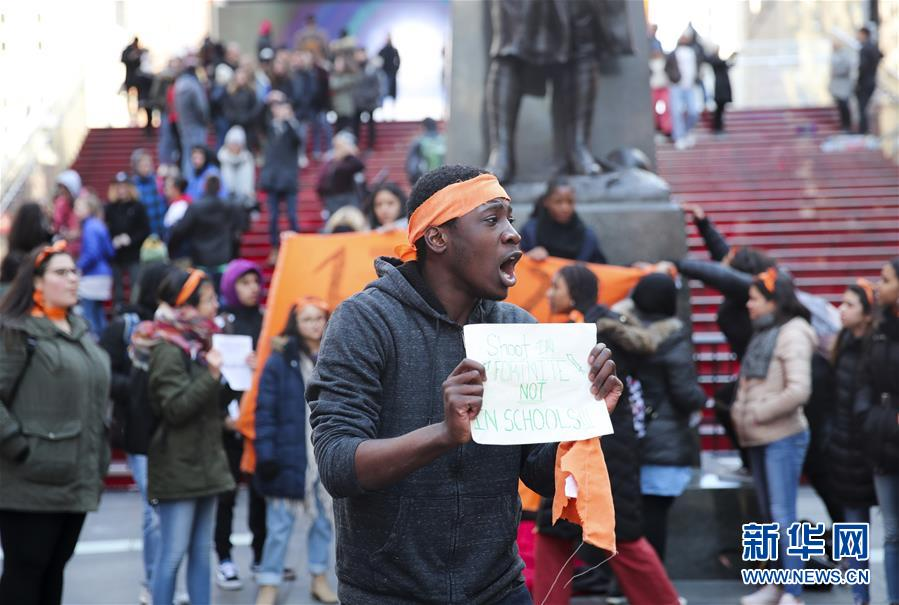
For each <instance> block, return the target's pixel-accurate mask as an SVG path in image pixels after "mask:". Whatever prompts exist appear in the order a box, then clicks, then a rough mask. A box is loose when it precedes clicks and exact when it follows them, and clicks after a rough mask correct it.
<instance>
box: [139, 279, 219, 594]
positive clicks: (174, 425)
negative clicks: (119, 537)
mask: <svg viewBox="0 0 899 605" xmlns="http://www.w3.org/2000/svg"><path fill="white" fill-rule="evenodd" d="M159 299H160V305H159V308H158V309H157V311H156V319H155V321H152V322H144V323H142V324H140V325H138V327H137V328H136V329H135V331H134V335H133V336H132V341H131V342H132V356H133V359H134V361H135V363H136V364H138V365H139V366H140V365H141V364H146V366H147V367H148V368H149V399H150V406H151V407H152V408H153V411H154V412H155V413H156V415H157V417H158V418H159V425H158V426H157V428H156V430H155V432H154V433H153V437H152V439H151V440H150V446H149V448H148V452H147V463H148V483H147V496H148V498H149V499H150V501H151V502H154V503H158V506H159V526H160V527H159V529H160V545H159V551H158V554H157V556H156V564H155V566H154V570H153V586H152V588H151V590H152V593H153V603H154V605H171V603H172V598H173V596H174V592H175V578H176V577H177V575H178V568H179V567H180V565H181V561H182V560H183V559H184V556H185V554H186V555H187V556H188V565H187V592H188V594H189V595H190V601H191V603H209V602H210V579H211V573H210V561H209V551H210V549H211V548H212V530H213V522H214V520H215V503H216V497H217V495H218V494H221V493H222V492H226V491H228V490H232V489H234V480H233V479H232V478H231V472H230V471H229V470H228V460H227V458H226V456H225V450H224V447H223V446H222V415H221V411H220V406H219V395H220V389H221V388H223V387H222V383H221V366H222V357H221V354H220V353H219V352H218V351H215V350H213V349H211V344H212V335H213V333H214V332H215V331H216V327H215V323H214V322H213V320H214V318H215V315H216V312H217V311H218V302H217V299H216V295H215V290H214V289H213V287H212V282H210V280H209V279H208V278H207V277H206V274H204V273H203V272H202V271H199V270H193V271H191V272H190V273H185V272H184V271H180V270H172V271H171V272H170V273H169V274H168V275H167V276H166V277H165V279H163V281H162V284H161V285H160V288H159Z"/></svg>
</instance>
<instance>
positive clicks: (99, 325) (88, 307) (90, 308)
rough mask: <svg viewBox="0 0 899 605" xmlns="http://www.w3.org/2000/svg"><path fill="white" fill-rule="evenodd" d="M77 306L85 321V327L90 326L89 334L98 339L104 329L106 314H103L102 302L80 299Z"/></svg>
mask: <svg viewBox="0 0 899 605" xmlns="http://www.w3.org/2000/svg"><path fill="white" fill-rule="evenodd" d="M78 304H79V305H81V312H82V314H83V315H84V319H85V320H87V325H88V326H90V329H91V334H93V335H94V336H95V337H96V338H100V335H101V334H103V330H105V329H106V313H104V312H103V301H102V300H88V299H86V298H82V299H81V300H80V301H78Z"/></svg>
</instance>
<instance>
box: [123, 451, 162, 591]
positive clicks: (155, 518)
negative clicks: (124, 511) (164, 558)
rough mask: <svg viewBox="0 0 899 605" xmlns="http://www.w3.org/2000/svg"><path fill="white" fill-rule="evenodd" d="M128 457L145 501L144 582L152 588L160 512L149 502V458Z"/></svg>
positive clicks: (128, 455)
mask: <svg viewBox="0 0 899 605" xmlns="http://www.w3.org/2000/svg"><path fill="white" fill-rule="evenodd" d="M126 457H127V460H128V468H130V469H131V477H132V478H133V479H134V482H135V483H136V484H137V489H138V490H139V491H140V495H141V498H142V499H143V509H144V520H143V523H142V529H143V532H144V548H143V550H144V581H145V582H146V584H147V586H152V585H153V565H155V563H156V556H157V554H158V553H159V512H158V511H157V510H156V507H155V506H153V505H152V504H150V501H149V500H147V457H146V456H144V455H143V454H127V455H126Z"/></svg>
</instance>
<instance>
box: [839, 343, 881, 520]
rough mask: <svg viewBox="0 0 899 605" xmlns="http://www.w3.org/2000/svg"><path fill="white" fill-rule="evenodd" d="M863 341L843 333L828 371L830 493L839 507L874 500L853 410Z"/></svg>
mask: <svg viewBox="0 0 899 605" xmlns="http://www.w3.org/2000/svg"><path fill="white" fill-rule="evenodd" d="M866 340H867V339H863V338H856V337H855V336H853V335H852V333H851V332H848V331H844V332H843V333H842V334H841V335H840V338H839V340H838V341H837V350H836V355H835V356H834V366H833V370H832V372H833V385H834V388H833V391H832V393H831V395H832V398H833V404H832V409H833V413H832V415H831V425H830V439H829V440H828V442H827V448H828V449H827V453H828V455H829V458H830V467H831V472H830V479H831V480H832V482H833V489H834V493H835V494H836V495H837V497H839V499H840V501H841V502H842V503H843V504H846V505H849V506H855V507H868V506H872V505H873V504H874V503H875V501H876V498H875V495H874V483H873V481H872V470H871V464H870V462H868V459H867V457H866V456H865V444H864V437H863V435H862V430H861V429H862V425H861V418H859V417H858V416H856V415H855V413H854V411H853V406H854V405H855V397H856V394H857V391H858V388H859V379H860V378H861V376H862V365H861V364H862V361H863V358H864V349H865V348H866Z"/></svg>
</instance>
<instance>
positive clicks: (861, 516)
mask: <svg viewBox="0 0 899 605" xmlns="http://www.w3.org/2000/svg"><path fill="white" fill-rule="evenodd" d="M843 515H844V516H845V517H846V522H847V523H870V522H871V509H869V508H868V507H866V506H865V507H861V506H859V507H856V506H845V505H844V506H843ZM846 563H847V564H848V566H849V568H850V569H868V561H859V560H858V559H846ZM852 598H854V599H855V600H856V601H861V602H863V603H867V602H868V601H870V600H871V588H870V586H868V585H867V584H853V585H852Z"/></svg>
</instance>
